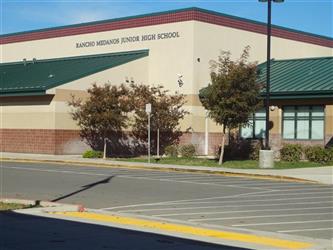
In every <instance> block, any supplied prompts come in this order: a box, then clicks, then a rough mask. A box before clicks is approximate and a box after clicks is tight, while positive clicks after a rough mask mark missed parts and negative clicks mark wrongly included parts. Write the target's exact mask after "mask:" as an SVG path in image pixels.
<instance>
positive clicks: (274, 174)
mask: <svg viewBox="0 0 333 250" xmlns="http://www.w3.org/2000/svg"><path fill="white" fill-rule="evenodd" d="M0 160H21V161H24V160H26V161H46V162H59V163H68V164H71V163H72V164H89V165H99V166H124V167H137V168H149V169H165V170H168V169H170V170H178V171H182V170H183V171H200V172H208V173H224V174H235V175H236V174H239V175H246V176H258V177H271V178H279V179H288V178H294V179H300V180H307V181H313V182H319V183H323V184H329V185H333V166H331V167H315V168H298V169H297V168H294V169H232V168H224V167H200V166H184V165H168V164H157V163H150V164H149V163H143V162H124V161H112V160H103V159H85V158H82V157H81V155H45V154H22V153H7V152H0Z"/></svg>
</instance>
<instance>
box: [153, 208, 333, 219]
mask: <svg viewBox="0 0 333 250" xmlns="http://www.w3.org/2000/svg"><path fill="white" fill-rule="evenodd" d="M329 208H331V209H332V214H333V207H332V206H329V207H306V208H279V209H258V210H238V211H237V210H236V211H222V212H200V213H177V214H153V215H152V216H157V217H169V216H179V215H204V214H207V215H209V214H234V213H256V212H275V211H279V212H280V211H299V210H302V211H303V210H320V209H329Z"/></svg>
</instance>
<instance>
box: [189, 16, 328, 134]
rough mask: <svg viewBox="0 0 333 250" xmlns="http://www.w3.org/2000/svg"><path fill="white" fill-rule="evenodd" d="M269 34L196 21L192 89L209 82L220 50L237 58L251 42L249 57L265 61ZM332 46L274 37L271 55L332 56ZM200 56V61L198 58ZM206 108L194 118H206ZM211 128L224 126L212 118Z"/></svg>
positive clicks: (275, 120) (275, 131) (289, 56)
mask: <svg viewBox="0 0 333 250" xmlns="http://www.w3.org/2000/svg"><path fill="white" fill-rule="evenodd" d="M266 38H267V37H266V35H264V34H258V33H254V32H249V31H244V30H237V29H233V28H229V27H222V26H219V25H214V24H208V23H203V22H195V24H194V53H193V57H194V60H193V61H194V62H195V63H194V76H193V79H194V82H193V91H194V93H198V92H199V90H200V89H201V88H203V87H205V86H207V85H208V84H209V83H210V75H209V73H210V70H209V65H210V63H209V62H210V60H217V59H218V55H219V53H220V51H221V50H225V51H230V52H231V56H232V58H234V59H237V58H239V56H240V54H241V53H242V50H243V49H244V48H245V47H246V46H248V45H249V46H250V47H251V50H250V59H249V60H250V61H257V62H258V63H262V62H264V61H266ZM332 52H333V49H332V48H328V47H323V46H318V45H313V44H308V43H304V42H298V41H293V40H288V39H282V38H278V37H272V49H271V57H272V58H275V59H288V58H289V59H290V58H306V57H322V56H332V55H333V53H332ZM198 58H200V62H198V61H197V59H198ZM277 112H278V111H275V112H272V119H273V122H274V123H275V124H276V125H277V126H274V128H273V131H272V132H274V133H277V132H280V130H281V125H280V123H279V122H278V121H277V115H278V113H277ZM204 116H205V112H204V110H203V108H202V110H201V111H200V112H198V113H195V114H194V116H193V120H195V121H203V120H204ZM209 132H221V127H220V126H217V125H216V124H215V123H213V122H211V123H210V125H209Z"/></svg>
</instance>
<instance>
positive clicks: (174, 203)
mask: <svg viewBox="0 0 333 250" xmlns="http://www.w3.org/2000/svg"><path fill="white" fill-rule="evenodd" d="M263 192H271V191H263ZM230 197H240V195H235V196H230ZM230 197H229V196H228V197H225V198H230ZM323 198H327V199H332V196H331V195H328V196H313V197H299V198H282V199H264V200H262V199H261V200H246V201H244V200H236V201H235V200H234V201H196V202H189V201H192V200H183V201H181V200H179V201H166V202H159V203H142V204H134V205H128V206H118V207H107V208H101V209H104V210H112V209H119V208H128V207H144V206H155V205H159V206H170V205H180V204H181V205H188V204H191V205H192V204H207V203H208V204H213V203H214V204H216V203H247V202H261V201H284V200H306V199H323ZM205 199H211V198H204V199H203V200H205ZM241 206H242V205H241Z"/></svg>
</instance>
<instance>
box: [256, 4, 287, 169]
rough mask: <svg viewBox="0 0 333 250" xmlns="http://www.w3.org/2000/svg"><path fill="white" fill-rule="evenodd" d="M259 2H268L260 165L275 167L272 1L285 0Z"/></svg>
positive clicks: (261, 166)
mask: <svg viewBox="0 0 333 250" xmlns="http://www.w3.org/2000/svg"><path fill="white" fill-rule="evenodd" d="M258 1H259V2H264V3H266V2H267V60H266V70H267V72H266V98H265V108H266V129H265V148H264V149H265V150H260V153H259V167H260V168H273V167H274V152H273V151H272V150H270V146H269V104H270V87H271V32H272V2H275V3H282V2H284V0H258Z"/></svg>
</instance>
